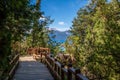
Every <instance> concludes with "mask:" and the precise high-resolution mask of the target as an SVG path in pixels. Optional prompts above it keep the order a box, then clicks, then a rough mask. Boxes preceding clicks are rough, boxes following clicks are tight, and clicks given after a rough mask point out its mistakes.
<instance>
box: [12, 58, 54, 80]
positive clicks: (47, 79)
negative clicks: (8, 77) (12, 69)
mask: <svg viewBox="0 0 120 80" xmlns="http://www.w3.org/2000/svg"><path fill="white" fill-rule="evenodd" d="M13 80H54V79H53V77H52V76H51V74H50V73H49V71H48V68H47V67H46V66H45V65H44V64H43V63H40V62H38V61H36V60H34V59H33V57H32V56H25V57H20V63H19V67H18V69H17V71H16V73H15V75H14V77H13Z"/></svg>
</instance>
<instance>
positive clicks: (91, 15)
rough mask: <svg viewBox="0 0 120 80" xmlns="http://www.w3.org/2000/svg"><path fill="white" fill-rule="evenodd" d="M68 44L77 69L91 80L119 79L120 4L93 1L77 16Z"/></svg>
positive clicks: (112, 0) (68, 51)
mask: <svg viewBox="0 0 120 80" xmlns="http://www.w3.org/2000/svg"><path fill="white" fill-rule="evenodd" d="M71 33H72V35H71V36H69V38H68V39H67V41H66V42H65V48H66V52H67V53H70V54H71V55H73V56H74V57H75V58H76V60H77V63H76V64H75V65H76V66H77V67H78V66H79V68H80V69H81V71H82V73H83V74H85V75H86V76H88V77H89V78H91V79H100V80H104V79H105V80H119V79H120V1H119V0H111V1H110V2H109V1H107V0H91V1H90V3H89V4H88V5H87V6H86V7H85V8H81V9H80V10H79V11H78V12H77V17H75V19H74V20H73V25H72V27H71Z"/></svg>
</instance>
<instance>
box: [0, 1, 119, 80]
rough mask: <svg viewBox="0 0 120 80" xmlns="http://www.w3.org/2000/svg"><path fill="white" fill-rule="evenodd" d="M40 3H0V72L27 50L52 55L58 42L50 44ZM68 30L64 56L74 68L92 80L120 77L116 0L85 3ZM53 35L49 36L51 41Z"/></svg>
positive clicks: (48, 31)
mask: <svg viewBox="0 0 120 80" xmlns="http://www.w3.org/2000/svg"><path fill="white" fill-rule="evenodd" d="M40 3H41V0H36V4H31V0H1V1H0V72H1V71H2V70H5V69H7V68H8V67H9V65H8V63H9V61H10V60H11V59H12V58H13V57H14V56H15V55H16V54H19V53H21V54H26V50H27V48H30V47H41V46H42V47H48V48H50V49H51V53H53V54H54V55H56V54H57V53H58V52H61V51H62V50H61V48H60V45H61V44H60V43H57V42H56V41H53V39H51V38H50V36H49V34H54V33H52V31H50V30H49V27H48V26H49V25H50V24H51V23H52V22H53V20H51V19H50V17H46V16H44V12H41V9H40ZM72 23H73V25H72V27H71V29H70V32H71V35H70V36H69V37H68V38H67V40H66V42H65V43H64V44H62V46H64V48H65V51H64V53H67V54H70V55H71V56H73V57H74V58H75V59H76V62H75V63H74V67H77V68H80V69H81V72H82V74H84V75H85V76H87V77H88V78H89V79H93V80H95V79H96V80H119V78H120V0H110V1H108V0H89V4H88V5H86V7H84V8H81V9H79V11H78V12H77V17H75V18H74V20H73V22H72ZM54 37H55V36H52V38H54Z"/></svg>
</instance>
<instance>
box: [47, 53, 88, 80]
mask: <svg viewBox="0 0 120 80" xmlns="http://www.w3.org/2000/svg"><path fill="white" fill-rule="evenodd" d="M45 63H46V65H47V67H48V69H49V70H50V72H51V74H52V75H53V77H54V78H55V80H88V78H87V77H85V76H83V75H82V74H81V72H80V69H75V68H73V67H72V65H71V64H69V65H68V66H67V68H66V67H65V65H63V64H61V63H60V62H58V61H57V60H56V59H54V58H53V57H52V56H49V55H47V56H46V57H45Z"/></svg>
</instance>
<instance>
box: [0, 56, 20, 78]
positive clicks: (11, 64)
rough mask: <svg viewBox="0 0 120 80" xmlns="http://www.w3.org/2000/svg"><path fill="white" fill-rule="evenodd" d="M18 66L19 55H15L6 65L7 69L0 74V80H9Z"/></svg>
mask: <svg viewBox="0 0 120 80" xmlns="http://www.w3.org/2000/svg"><path fill="white" fill-rule="evenodd" d="M18 64H19V54H17V55H15V57H14V58H13V59H12V60H10V62H9V64H8V68H6V69H5V70H4V71H3V72H2V74H1V76H2V77H1V78H0V80H11V79H12V77H13V75H14V73H15V70H16V69H17V67H18Z"/></svg>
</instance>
